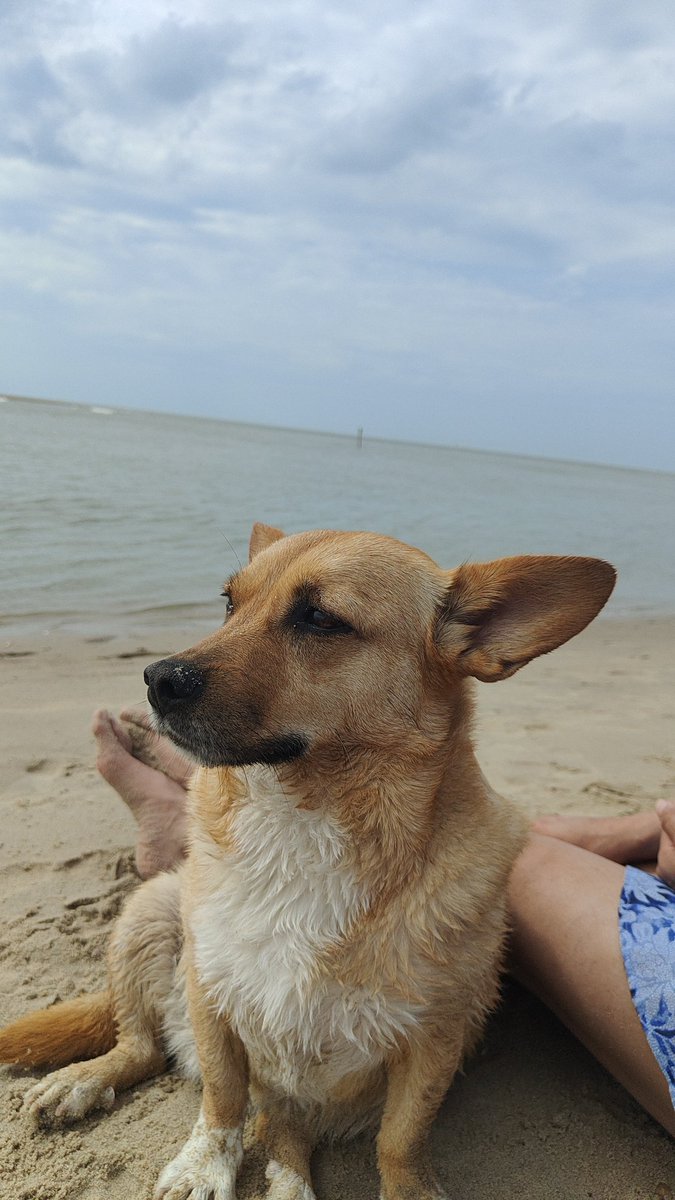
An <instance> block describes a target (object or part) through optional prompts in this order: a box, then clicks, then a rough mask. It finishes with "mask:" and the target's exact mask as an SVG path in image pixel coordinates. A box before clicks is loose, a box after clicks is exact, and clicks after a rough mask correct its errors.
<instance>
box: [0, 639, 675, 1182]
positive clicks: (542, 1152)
mask: <svg viewBox="0 0 675 1200" xmlns="http://www.w3.org/2000/svg"><path fill="white" fill-rule="evenodd" d="M674 635H675V620H666V619H663V620H643V621H633V622H628V621H622V620H612V619H605V620H600V621H599V622H596V624H595V625H594V626H592V627H591V628H590V629H589V630H587V631H586V632H585V633H584V634H583V635H581V637H579V638H578V639H576V640H575V641H574V642H572V643H570V644H569V645H568V646H566V647H563V648H562V649H561V650H558V651H556V653H555V654H554V655H551V656H549V657H548V658H546V659H542V660H540V661H539V662H537V663H533V664H531V665H530V666H529V667H528V668H527V669H526V670H524V671H523V672H521V674H520V675H518V676H517V677H516V678H515V679H513V680H510V681H508V682H506V683H502V684H498V685H497V686H481V687H480V688H479V695H478V701H479V710H478V711H479V719H478V722H477V730H476V733H477V741H478V746H479V757H480V759H481V762H482V764H483V765H484V767H485V770H486V774H487V775H488V777H489V778H490V779H491V781H492V782H493V783H494V784H495V786H497V787H498V788H499V789H500V790H501V791H502V792H503V793H504V794H506V795H509V796H511V797H512V798H514V799H516V800H517V801H519V802H520V803H522V804H523V805H524V806H525V807H526V808H527V810H528V811H529V812H531V813H535V812H537V811H563V812H568V811H570V812H572V811H573V812H589V813H623V812H633V811H635V810H637V809H640V808H642V807H645V806H650V805H651V804H652V803H653V802H654V800H656V799H657V798H658V797H660V796H675V744H674V735H673V729H674V725H673V721H674V718H675V671H674V670H673V668H674V667H675V636H674ZM194 640H195V638H194V633H192V634H181V632H180V631H175V632H174V633H173V634H172V635H169V634H167V632H166V631H163V632H162V633H161V635H158V636H153V637H152V638H150V635H148V634H145V635H144V641H143V642H142V643H141V642H140V641H139V640H136V639H133V638H126V639H122V638H116V637H110V638H109V639H105V640H100V639H98V640H84V639H77V638H76V637H74V636H73V637H70V638H61V639H58V638H56V637H55V636H52V635H49V634H45V635H44V636H42V637H34V638H32V639H31V640H30V641H21V640H16V639H14V640H11V641H5V642H4V643H0V654H1V655H2V657H1V658H0V670H1V671H2V682H3V686H2V690H1V692H0V707H1V709H2V720H1V726H0V729H1V732H0V737H1V738H2V743H3V745H2V758H1V761H2V772H1V775H0V784H1V786H0V812H1V821H0V869H1V871H2V895H3V904H2V913H1V929H0V963H1V975H0V1020H2V1022H3V1023H4V1022H5V1021H7V1020H9V1019H11V1018H13V1017H15V1016H18V1015H19V1014H20V1013H23V1012H25V1011H26V1010H27V1009H31V1008H38V1007H42V1006H44V1005H49V1004H53V1003H55V1002H56V1001H57V1000H58V999H59V998H67V997H69V996H73V995H76V994H77V993H79V992H81V991H86V990H90V989H94V988H97V987H98V986H99V985H100V984H101V983H102V981H103V973H104V948H105V944H106V940H107V937H108V934H109V931H110V928H111V924H112V922H113V920H114V918H115V915H116V914H117V912H118V911H119V907H120V905H121V903H122V901H123V899H124V897H125V896H126V895H128V893H129V892H130V891H131V889H132V888H133V887H135V886H136V883H137V880H136V876H135V874H134V870H133V865H132V855H131V847H132V843H133V836H134V827H133V822H132V819H131V817H130V816H129V814H128V812H127V811H126V809H125V808H124V806H123V805H122V804H121V802H120V801H119V800H118V798H117V797H116V796H115V794H114V793H113V792H112V791H111V789H110V788H109V787H108V786H107V785H106V784H105V783H104V782H103V781H102V780H101V779H100V778H99V777H98V776H97V774H96V771H95V768H94V756H93V743H92V740H91V737H90V734H89V720H90V714H91V711H92V709H93V708H94V707H95V706H97V705H105V706H108V707H112V708H113V709H114V708H117V707H119V706H120V705H121V704H123V703H124V702H128V701H137V700H141V699H142V697H143V691H144V689H143V685H142V679H141V673H142V668H143V666H144V664H145V663H146V662H148V661H151V660H152V659H154V658H157V657H161V656H162V655H163V654H165V653H169V652H171V651H173V650H175V649H177V648H179V647H180V646H182V645H185V644H188V643H189V642H191V641H194ZM32 1078H33V1076H32V1075H31V1073H30V1072H26V1071H15V1070H9V1069H6V1068H1V1069H0V1123H1V1133H0V1197H2V1200H76V1198H77V1200H80V1198H82V1200H103V1198H104V1197H105V1200H145V1198H148V1197H150V1196H151V1192H152V1185H153V1181H154V1179H155V1178H156V1175H157V1173H158V1171H159V1169H160V1168H161V1166H162V1165H163V1164H164V1163H165V1162H166V1161H167V1159H168V1158H169V1157H171V1155H172V1154H173V1153H174V1151H175V1150H177V1149H178V1148H179V1146H180V1145H181V1143H182V1141H183V1139H184V1138H185V1136H186V1135H187V1133H188V1131H189V1129H190V1127H191V1125H192V1122H193V1119H194V1116H195V1113H196V1110H197V1107H198V1103H199V1098H198V1093H197V1089H196V1088H195V1087H194V1086H192V1085H189V1084H186V1083H185V1082H183V1081H181V1080H177V1079H175V1078H172V1077H170V1076H164V1077H162V1078H160V1079H158V1080H155V1081H152V1082H150V1083H147V1084H145V1085H143V1086H141V1087H139V1088H137V1089H134V1091H133V1092H131V1093H129V1094H127V1095H124V1096H122V1097H120V1098H119V1100H118V1103H117V1104H116V1106H115V1110H114V1111H113V1112H112V1113H111V1114H109V1115H106V1116H102V1117H100V1118H98V1117H96V1118H92V1119H90V1120H87V1121H85V1122H83V1123H82V1124H81V1125H79V1126H76V1127H74V1128H73V1129H72V1130H70V1131H68V1132H53V1133H45V1132H42V1131H39V1130H34V1129H32V1128H31V1126H30V1124H29V1122H28V1121H27V1119H26V1118H25V1116H24V1115H23V1114H22V1113H21V1111H20V1097H21V1095H22V1093H23V1092H24V1091H25V1090H26V1088H27V1086H28V1085H29V1082H30V1081H31V1079H32ZM431 1153H432V1157H433V1159H434V1161H435V1163H436V1167H437V1169H438V1173H439V1175H440V1176H441V1178H442V1179H443V1180H444V1182H445V1184H446V1186H447V1188H448V1191H449V1194H450V1195H452V1196H454V1197H457V1198H458V1200H460V1198H461V1200H488V1198H489V1200H507V1198H508V1200H510V1198H511V1197H514V1196H518V1197H522V1198H523V1200H557V1198H560V1200H563V1198H564V1200H588V1198H589V1197H590V1198H593V1200H673V1198H674V1197H675V1155H674V1154H673V1145H672V1142H671V1140H670V1139H669V1138H668V1137H667V1135H666V1134H665V1133H663V1132H662V1131H661V1129H660V1128H659V1127H657V1126H656V1124H655V1123H654V1122H653V1121H651V1120H650V1119H649V1118H648V1117H647V1116H646V1115H645V1114H644V1113H643V1112H642V1111H641V1110H640V1109H639V1108H638V1106H637V1105H636V1104H635V1103H633V1101H632V1100H631V1099H630V1098H629V1097H628V1096H627V1095H626V1093H625V1092H624V1091H623V1090H622V1088H621V1087H620V1086H619V1085H618V1084H616V1083H615V1082H614V1081H613V1080H612V1079H611V1078H610V1077H609V1076H608V1075H607V1074H606V1073H605V1072H604V1071H603V1070H602V1068H600V1067H599V1066H598V1065H597V1064H595V1062H594V1061H593V1060H592V1059H591V1058H590V1056H589V1055H588V1054H587V1053H586V1052H585V1051H584V1050H583V1049H582V1048H581V1047H580V1046H579V1045H578V1044H577V1043H576V1042H575V1041H574V1039H573V1038H572V1037H571V1036H570V1035H569V1034H568V1033H567V1032H566V1031H565V1030H564V1029H563V1028H562V1027H561V1026H560V1025H559V1024H558V1022H557V1021H556V1020H555V1018H553V1017H552V1016H551V1015H550V1014H548V1013H547V1012H546V1010H544V1009H543V1008H542V1007H541V1006H540V1005H539V1004H538V1003H537V1002H535V1001H534V1000H533V999H531V998H530V997H529V996H528V995H527V994H526V993H524V992H523V991H521V990H520V989H518V988H517V987H516V986H515V985H511V986H509V987H508V988H507V990H506V995H505V999H504V1003H503V1005H502V1008H501V1010H500V1011H499V1013H498V1014H496V1016H495V1018H494V1019H493V1022H492V1024H491V1026H490V1029H489V1031H488V1035H487V1038H486V1040H485V1043H484V1045H483V1047H482V1048H481V1050H480V1052H479V1053H478V1054H477V1055H476V1057H475V1058H474V1059H473V1061H472V1062H470V1063H469V1065H468V1067H467V1069H466V1073H465V1075H464V1077H463V1078H461V1079H460V1080H459V1081H457V1082H456V1084H455V1085H454V1086H453V1088H452V1090H451V1092H450V1094H449V1096H448V1098H447V1100H446V1102H445V1104H444V1106H443V1109H442V1112H441V1114H440V1116H439V1118H438V1120H437V1122H436V1125H435V1127H434V1131H433V1137H432V1149H431ZM315 1170H316V1186H317V1195H318V1197H319V1200H352V1198H354V1200H366V1198H372V1200H374V1198H375V1197H376V1196H377V1194H378V1189H377V1179H376V1173H375V1168H374V1157H373V1150H372V1145H371V1143H370V1141H369V1140H368V1139H362V1140H360V1141H358V1142H356V1143H352V1144H351V1145H349V1146H346V1147H340V1148H332V1149H324V1150H320V1151H319V1153H318V1154H317V1156H316V1168H315ZM261 1194H262V1177H261V1173H260V1164H259V1163H257V1162H256V1161H252V1162H251V1163H250V1164H249V1165H248V1166H247V1168H246V1169H245V1170H244V1174H243V1177H242V1180H241V1185H240V1189H239V1195H240V1197H241V1198H242V1200H251V1198H252V1197H255V1196H258V1195H261Z"/></svg>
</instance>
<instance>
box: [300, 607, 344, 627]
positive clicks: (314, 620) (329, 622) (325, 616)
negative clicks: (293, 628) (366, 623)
mask: <svg viewBox="0 0 675 1200" xmlns="http://www.w3.org/2000/svg"><path fill="white" fill-rule="evenodd" d="M298 624H299V625H304V626H305V627H307V626H309V628H310V629H316V630H317V631H320V632H321V633H350V632H351V625H346V624H345V622H344V621H341V620H340V618H339V617H333V616H331V614H330V613H327V612H324V611H323V609H321V608H314V607H313V606H312V605H311V604H310V605H309V607H308V608H306V609H305V611H304V612H303V614H302V616H301V618H300V621H299V622H298Z"/></svg>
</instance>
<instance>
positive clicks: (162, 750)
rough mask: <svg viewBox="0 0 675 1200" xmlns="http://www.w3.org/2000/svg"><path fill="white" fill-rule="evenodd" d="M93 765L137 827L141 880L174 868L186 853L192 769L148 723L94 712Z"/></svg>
mask: <svg viewBox="0 0 675 1200" xmlns="http://www.w3.org/2000/svg"><path fill="white" fill-rule="evenodd" d="M92 732H93V734H94V737H95V738H96V745H97V757H96V765H97V767H98V770H99V771H100V773H101V775H102V776H103V778H104V779H105V780H106V782H107V783H109V784H110V786H111V787H113V788H114V789H115V791H116V792H117V793H118V795H119V796H121V798H122V799H123V800H124V802H125V804H127V805H128V807H129V808H130V809H131V811H132V813H133V814H134V817H135V818H136V821H137V822H138V842H137V846H136V866H137V868H138V873H139V875H140V876H141V878H142V879H148V878H149V877H150V876H151V875H156V874H157V872H158V871H167V870H170V868H171V867H174V866H176V865H177V864H178V863H179V862H180V860H181V859H182V858H183V856H184V854H185V848H186V834H187V829H186V816H185V802H186V786H187V782H188V780H189V776H190V774H191V772H192V770H193V768H192V767H191V766H190V764H189V763H187V761H186V760H185V759H184V758H183V757H182V755H180V754H179V752H178V751H177V750H176V748H175V747H174V746H172V745H171V743H170V742H168V741H167V740H166V739H165V738H159V737H158V736H157V734H156V733H154V731H153V730H152V729H151V727H150V725H149V724H148V722H147V718H146V717H144V716H143V715H142V714H139V713H134V712H132V711H131V710H130V711H128V712H125V713H123V714H122V715H121V717H120V719H119V720H118V719H117V718H116V717H113V716H112V715H111V714H110V713H109V712H106V710H105V709H99V710H98V711H97V712H96V713H94V719H93V723H92Z"/></svg>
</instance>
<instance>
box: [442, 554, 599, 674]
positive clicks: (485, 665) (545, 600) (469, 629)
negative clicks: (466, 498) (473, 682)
mask: <svg viewBox="0 0 675 1200" xmlns="http://www.w3.org/2000/svg"><path fill="white" fill-rule="evenodd" d="M448 576H449V586H448V588H447V590H446V592H445V595H444V597H443V600H442V607H441V612H440V616H439V619H438V624H437V628H436V639H437V643H438V645H439V647H440V649H441V652H442V653H443V657H444V658H445V659H446V661H448V665H451V666H453V667H454V668H455V669H456V670H458V671H459V672H460V673H461V674H462V675H473V676H475V678H476V679H481V680H483V682H484V683H493V682H495V681H496V680H498V679H507V678H508V677H509V675H514V674H515V672H516V671H517V670H518V669H519V668H520V667H523V666H525V663H528V662H530V660H531V659H533V658H536V657H537V656H538V655H539V654H548V652H549V650H555V648H556V646H561V645H562V644H563V642H566V641H568V640H569V638H572V637H574V635H575V634H577V633H580V632H581V630H582V629H584V628H585V626H586V625H588V623H589V621H592V620H593V618H594V617H595V616H597V614H598V613H599V612H600V609H601V608H602V606H603V604H605V602H606V601H607V600H608V598H609V596H610V594H611V591H612V588H613V587H614V583H615V580H616V571H615V570H614V568H613V567H611V566H610V565H609V563H606V562H603V561H602V560H601V559H599V558H562V557H561V558H556V557H553V556H541V557H539V556H519V557H517V558H500V559H497V560H496V561H495V562H488V563H469V564H467V565H466V566H463V567H458V568H457V570H456V571H450V572H448Z"/></svg>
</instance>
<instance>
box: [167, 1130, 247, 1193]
mask: <svg viewBox="0 0 675 1200" xmlns="http://www.w3.org/2000/svg"><path fill="white" fill-rule="evenodd" d="M242 1155H243V1150H242V1138H241V1129H240V1128H236V1129H207V1127H206V1123H205V1121H204V1118H203V1116H202V1115H201V1114H200V1116H199V1118H198V1119H197V1123H196V1125H195V1127H194V1129H193V1130H192V1133H191V1134H190V1137H189V1138H188V1140H187V1142H186V1143H185V1145H184V1146H183V1149H182V1150H181V1152H180V1154H179V1155H177V1157H176V1158H174V1159H173V1161H172V1162H170V1163H169V1165H168V1166H167V1167H165V1168H164V1170H163V1171H162V1174H161V1175H160V1177H159V1180H158V1182H157V1187H156V1188H155V1194H154V1200H188V1197H189V1200H234V1196H235V1192H234V1189H235V1183H236V1179H237V1170H238V1167H239V1164H240V1162H241V1160H242Z"/></svg>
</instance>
